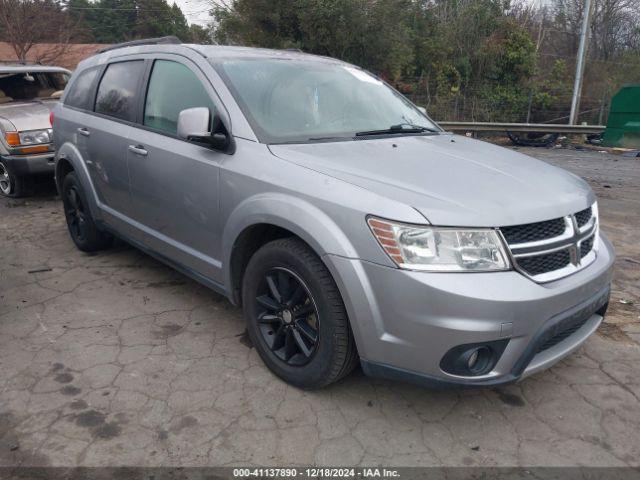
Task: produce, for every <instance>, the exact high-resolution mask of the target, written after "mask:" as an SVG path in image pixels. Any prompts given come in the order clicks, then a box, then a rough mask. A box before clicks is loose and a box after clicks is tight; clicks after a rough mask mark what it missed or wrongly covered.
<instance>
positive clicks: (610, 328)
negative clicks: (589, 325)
mask: <svg viewBox="0 0 640 480" xmlns="http://www.w3.org/2000/svg"><path fill="white" fill-rule="evenodd" d="M597 332H598V335H600V336H601V337H604V338H607V339H609V340H613V341H614V342H624V343H634V342H633V340H632V339H631V337H629V335H627V334H626V333H625V331H624V330H622V328H621V327H620V325H618V324H617V323H609V322H602V324H601V325H600V327H599V328H598V330H597Z"/></svg>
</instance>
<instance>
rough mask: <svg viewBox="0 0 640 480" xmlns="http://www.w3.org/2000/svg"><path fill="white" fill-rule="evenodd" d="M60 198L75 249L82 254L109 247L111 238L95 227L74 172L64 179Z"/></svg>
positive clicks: (85, 198)
mask: <svg viewBox="0 0 640 480" xmlns="http://www.w3.org/2000/svg"><path fill="white" fill-rule="evenodd" d="M60 196H61V197H62V204H63V206H64V216H65V218H66V220H67V227H68V228H69V235H71V240H73V243H75V244H76V247H78V248H79V249H80V250H82V251H83V252H96V251H98V250H102V249H104V248H107V247H109V246H110V245H111V243H112V241H113V237H112V236H111V235H110V234H109V233H107V232H104V231H102V230H101V229H100V228H98V226H97V225H96V222H95V221H94V219H93V217H92V215H91V210H90V209H89V204H88V203H87V197H86V195H85V193H84V190H83V189H82V185H81V184H80V182H79V181H78V178H77V177H76V174H75V172H70V173H68V174H67V175H66V176H65V177H64V179H63V181H62V192H61V194H60Z"/></svg>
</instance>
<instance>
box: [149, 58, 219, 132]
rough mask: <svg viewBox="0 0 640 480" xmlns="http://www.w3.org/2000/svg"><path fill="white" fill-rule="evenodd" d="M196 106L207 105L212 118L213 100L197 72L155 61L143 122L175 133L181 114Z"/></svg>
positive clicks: (174, 63)
mask: <svg viewBox="0 0 640 480" xmlns="http://www.w3.org/2000/svg"><path fill="white" fill-rule="evenodd" d="M193 107H207V108H208V109H209V113H210V117H211V118H213V113H214V106H213V102H212V101H211V98H210V97H209V94H208V93H207V91H206V90H205V88H204V85H202V83H201V82H200V80H199V79H198V77H197V76H196V74H195V73H193V72H192V71H191V70H190V69H189V68H188V67H186V66H185V65H183V64H181V63H178V62H172V61H170V60H156V61H155V63H154V64H153V70H152V72H151V77H150V79H149V88H148V89H147V98H146V101H145V107H144V124H145V125H146V126H148V127H151V128H154V129H156V130H160V131H163V132H166V133H169V134H172V135H176V134H177V131H178V115H179V114H180V112H181V111H182V110H185V109H187V108H193Z"/></svg>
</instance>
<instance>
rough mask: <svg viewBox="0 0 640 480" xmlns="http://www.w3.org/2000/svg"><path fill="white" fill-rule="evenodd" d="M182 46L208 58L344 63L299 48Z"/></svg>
mask: <svg viewBox="0 0 640 480" xmlns="http://www.w3.org/2000/svg"><path fill="white" fill-rule="evenodd" d="M184 46H186V47H189V48H192V49H194V50H197V51H198V52H200V53H201V54H202V55H204V56H205V57H207V58H210V59H217V58H286V59H291V60H311V61H318V62H327V63H344V62H342V61H341V60H337V59H335V58H330V57H322V56H319V55H313V54H310V53H304V52H302V51H300V50H294V49H291V50H275V49H271V48H253V47H236V46H229V45H192V44H185V45H184Z"/></svg>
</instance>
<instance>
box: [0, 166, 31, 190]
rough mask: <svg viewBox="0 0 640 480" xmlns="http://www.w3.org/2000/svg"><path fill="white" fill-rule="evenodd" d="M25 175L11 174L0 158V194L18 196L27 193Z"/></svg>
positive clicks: (27, 184)
mask: <svg viewBox="0 0 640 480" xmlns="http://www.w3.org/2000/svg"><path fill="white" fill-rule="evenodd" d="M28 187H29V183H28V180H27V178H26V177H23V176H18V175H13V174H12V173H11V171H10V170H9V168H8V167H7V165H6V164H5V163H4V162H3V161H2V160H0V195H4V196H5V197H10V198H19V197H23V196H25V195H28V194H29V189H28Z"/></svg>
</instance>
